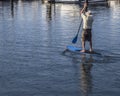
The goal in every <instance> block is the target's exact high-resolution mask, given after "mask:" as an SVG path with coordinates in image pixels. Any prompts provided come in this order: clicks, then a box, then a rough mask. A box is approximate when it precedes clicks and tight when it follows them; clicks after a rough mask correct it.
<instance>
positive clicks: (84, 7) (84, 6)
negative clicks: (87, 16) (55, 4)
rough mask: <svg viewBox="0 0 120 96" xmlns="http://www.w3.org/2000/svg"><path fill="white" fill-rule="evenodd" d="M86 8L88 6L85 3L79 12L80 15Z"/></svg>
mask: <svg viewBox="0 0 120 96" xmlns="http://www.w3.org/2000/svg"><path fill="white" fill-rule="evenodd" d="M87 6H88V4H87V3H84V5H83V8H82V10H81V11H80V14H82V13H83V12H84V11H85V9H86V8H87Z"/></svg>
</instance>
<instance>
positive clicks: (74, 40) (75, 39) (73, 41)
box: [72, 20, 82, 44]
mask: <svg viewBox="0 0 120 96" xmlns="http://www.w3.org/2000/svg"><path fill="white" fill-rule="evenodd" d="M81 25H82V20H81V22H80V25H79V28H78V32H77V34H76V36H75V37H74V38H73V40H72V43H74V44H75V43H76V42H77V38H78V34H79V32H80V31H79V30H80V27H81Z"/></svg>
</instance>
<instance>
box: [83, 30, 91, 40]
mask: <svg viewBox="0 0 120 96" xmlns="http://www.w3.org/2000/svg"><path fill="white" fill-rule="evenodd" d="M91 38H92V34H91V29H83V31H82V41H91Z"/></svg>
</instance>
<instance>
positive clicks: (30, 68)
mask: <svg viewBox="0 0 120 96" xmlns="http://www.w3.org/2000/svg"><path fill="white" fill-rule="evenodd" d="M79 9H80V7H79V6H78V5H74V4H73V5H72V4H71V5H69V4H64V5H62V4H56V5H51V6H50V5H49V4H47V3H43V2H42V1H37V0H34V1H32V0H30V1H22V0H19V1H15V2H14V3H10V2H3V1H0V96H119V95H120V91H119V90H120V42H119V41H120V26H119V25H120V1H119V0H116V1H110V2H109V7H108V6H107V7H106V6H90V7H89V9H91V10H92V11H93V13H94V24H93V30H92V32H93V48H94V50H95V51H97V52H98V53H100V54H101V55H89V54H86V55H85V54H76V53H71V52H64V50H65V49H66V46H67V45H72V43H71V41H72V39H73V38H74V36H75V35H76V32H77V30H78V27H79V23H80V21H81V18H80V15H79ZM80 44H81V42H80V35H79V39H78V42H77V43H76V44H75V45H76V46H81V45H80ZM86 48H89V46H88V45H87V46H86Z"/></svg>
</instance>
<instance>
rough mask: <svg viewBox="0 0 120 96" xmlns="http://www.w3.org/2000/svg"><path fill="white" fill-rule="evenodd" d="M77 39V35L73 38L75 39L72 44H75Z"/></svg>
mask: <svg viewBox="0 0 120 96" xmlns="http://www.w3.org/2000/svg"><path fill="white" fill-rule="evenodd" d="M77 38H78V34H77V35H76V36H75V38H73V40H72V43H76V42H77Z"/></svg>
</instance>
